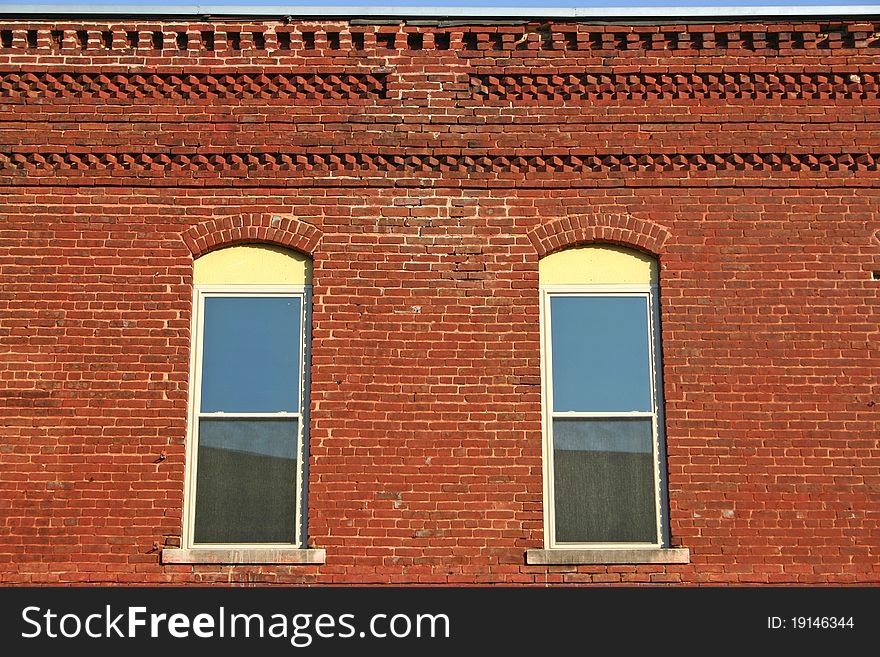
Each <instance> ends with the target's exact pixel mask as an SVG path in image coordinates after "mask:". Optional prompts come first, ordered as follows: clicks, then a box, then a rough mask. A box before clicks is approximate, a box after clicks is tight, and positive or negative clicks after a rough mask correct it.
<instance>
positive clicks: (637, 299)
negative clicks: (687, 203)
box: [540, 284, 666, 549]
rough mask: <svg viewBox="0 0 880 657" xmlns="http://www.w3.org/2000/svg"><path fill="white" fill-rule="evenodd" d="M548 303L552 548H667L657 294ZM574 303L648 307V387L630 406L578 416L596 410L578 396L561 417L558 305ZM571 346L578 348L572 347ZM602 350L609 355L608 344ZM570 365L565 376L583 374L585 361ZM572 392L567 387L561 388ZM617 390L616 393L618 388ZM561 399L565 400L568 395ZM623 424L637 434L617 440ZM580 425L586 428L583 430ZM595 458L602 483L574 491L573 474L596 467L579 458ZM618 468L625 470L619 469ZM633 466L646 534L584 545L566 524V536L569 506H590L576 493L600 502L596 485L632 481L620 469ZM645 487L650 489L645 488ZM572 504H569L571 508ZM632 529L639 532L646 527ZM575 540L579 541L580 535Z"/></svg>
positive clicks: (592, 294) (545, 298)
mask: <svg viewBox="0 0 880 657" xmlns="http://www.w3.org/2000/svg"><path fill="white" fill-rule="evenodd" d="M540 297H541V333H542V344H543V346H544V348H543V350H542V351H543V353H542V366H543V385H542V392H543V395H542V400H543V406H544V413H543V417H544V421H543V425H544V427H543V429H544V431H543V433H544V463H545V478H544V499H545V500H546V502H547V503H546V504H545V545H547V546H548V547H549V548H566V549H578V548H583V549H590V548H593V549H615V548H616V549H627V548H640V547H660V546H662V545H663V543H664V527H663V524H664V522H665V520H666V519H665V517H664V514H663V513H662V510H663V508H664V506H665V500H664V499H663V486H664V482H663V481H662V472H661V463H660V461H661V458H664V457H663V455H662V454H661V450H662V442H661V441H662V426H661V419H662V405H661V402H660V399H659V397H660V393H659V387H660V382H659V380H658V379H657V370H658V365H659V353H658V348H657V346H658V345H657V339H656V334H655V332H656V327H657V326H658V316H657V314H658V308H657V304H656V300H657V286H656V285H653V284H644V285H638V284H637V285H632V284H627V285H608V284H602V285H590V284H579V285H542V286H541V288H540ZM566 299H568V300H574V303H575V304H577V300H579V299H583V300H601V299H627V300H630V301H629V302H627V303H628V304H629V305H630V306H631V308H639V307H641V308H643V310H644V313H643V317H644V322H643V332H644V336H643V337H644V349H645V355H646V359H645V360H646V361H647V362H646V363H644V367H643V368H642V369H641V370H640V376H639V379H640V381H639V382H638V384H639V385H640V386H643V387H644V390H643V391H639V394H633V395H630V399H629V400H628V401H620V399H621V398H625V397H627V395H626V394H618V396H617V402H616V403H614V402H609V403H608V405H610V406H615V405H616V406H617V407H616V408H613V410H604V409H596V408H591V409H590V410H579V409H576V408H573V407H577V406H587V405H589V404H588V403H583V401H582V400H581V401H577V400H576V399H575V398H571V396H570V395H569V397H570V399H569V402H567V403H563V404H561V406H562V409H560V404H559V403H557V399H556V397H554V378H555V379H556V381H555V383H556V385H557V386H560V381H559V375H558V373H556V374H557V375H556V376H555V377H554V374H555V373H554V351H553V349H554V346H555V347H556V348H557V353H556V356H557V363H558V359H559V358H564V357H565V356H564V355H563V354H562V353H561V352H560V351H559V350H560V348H562V349H564V348H565V345H564V344H563V345H562V347H560V345H559V344H556V345H554V339H553V338H554V325H553V304H554V301H557V300H566ZM588 303H589V302H588ZM555 337H556V338H557V340H556V342H557V343H560V342H563V343H564V342H566V340H565V339H563V340H560V339H559V332H558V331H557V334H556V336H555ZM600 337H601V336H600ZM568 342H569V343H570V340H569V341H568ZM600 348H602V345H601V344H600ZM611 352H612V354H611V356H613V355H614V354H613V352H614V350H613V349H611ZM568 360H569V361H574V362H566V363H565V364H564V365H562V366H561V368H562V369H565V368H569V369H576V368H577V367H578V365H579V363H578V362H577V358H569V359H568ZM600 360H601V359H600ZM606 371H607V368H606ZM564 386H565V383H564V382H563V384H562V386H560V387H564ZM610 387H611V388H614V386H613V385H612V386H610ZM642 393H644V394H642ZM559 396H560V397H564V396H565V395H559ZM588 396H589V395H588ZM600 396H601V395H600ZM606 396H607V395H606ZM572 400H574V401H572ZM634 400H636V401H634ZM615 422H617V423H629V424H630V427H629V429H628V430H627V431H620V430H619V429H621V427H622V425H619V426H618V427H616V430H614V431H611V432H609V427H610V426H611V424H612V423H615ZM578 424H580V425H582V426H579V427H578V426H576V425H578ZM603 425H605V426H603ZM563 429H564V430H563ZM636 429H638V430H636ZM563 434H565V435H563ZM615 440H616V441H617V443H616V444H615V447H614V453H611V452H609V451H608V450H609V449H610V448H609V445H611V444H612V443H613V441H615ZM578 444H579V445H580V453H578V450H577V449H576V447H577V445H578ZM591 451H592V452H593V453H594V455H596V456H597V457H599V458H598V460H602V459H604V460H605V461H608V463H605V464H603V465H601V466H597V465H595V464H593V466H592V467H594V468H595V471H594V472H593V474H594V475H595V476H594V477H593V479H596V480H597V482H595V483H594V482H589V481H586V482H585V481H583V478H580V479H579V480H577V481H575V483H574V485H571V481H572V474H571V473H578V472H580V473H583V472H584V468H585V467H590V466H585V465H584V464H580V465H579V464H578V463H577V460H578V459H579V458H580V459H581V460H589V459H587V454H586V453H589V452H591ZM615 460H617V461H618V463H615V462H614V461H615ZM627 460H629V461H631V462H632V467H630V468H629V470H630V472H629V481H630V483H632V484H633V486H631V487H630V488H629V489H627V490H626V491H625V492H626V493H627V494H631V495H635V496H636V498H635V499H636V502H637V503H638V504H639V505H641V510H642V512H641V514H640V518H639V520H640V522H641V529H640V530H639V529H637V530H634V534H628V532H627V531H626V530H624V531H621V530H620V529H618V530H616V533H617V534H618V536H617V537H614V534H615V531H611V530H609V531H607V532H606V535H605V536H603V537H602V538H601V540H582V539H578V538H572V536H571V535H569V536H566V527H565V524H566V523H565V521H563V523H562V525H563V527H562V528H560V527H559V525H560V522H559V518H558V517H557V516H558V515H559V514H563V515H564V514H565V513H566V512H567V507H566V501H567V502H568V507H571V508H574V507H575V506H576V505H577V504H582V498H580V499H579V498H578V497H577V495H575V496H572V493H573V492H574V490H575V489H576V491H577V494H578V495H581V496H583V495H594V494H595V493H596V491H595V490H591V488H590V485H591V484H592V485H593V486H594V489H595V486H597V485H600V484H601V481H602V480H603V479H604V480H609V479H615V478H618V479H619V478H620V477H621V473H624V474H626V472H625V468H623V467H622V465H621V463H620V461H622V462H623V463H624V464H625V463H626V461H627ZM566 477H568V479H566ZM624 478H625V477H624ZM645 479H647V481H644V480H645ZM560 482H563V488H564V486H565V482H568V490H563V491H562V492H563V494H562V495H559V494H558V493H559V491H558V490H557V488H559V487H560ZM648 489H649V490H648ZM633 491H635V492H633ZM566 497H568V499H567V500H566ZM627 502H628V503H633V500H627ZM578 513H580V514H581V515H583V514H584V513H587V512H584V511H583V509H580V510H578ZM609 517H610V514H609ZM609 524H613V523H609ZM630 524H635V525H637V524H639V523H630ZM648 529H650V531H648ZM568 533H569V534H577V533H578V532H576V531H575V532H568ZM582 535H583V534H582Z"/></svg>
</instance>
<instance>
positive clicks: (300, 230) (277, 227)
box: [181, 214, 324, 258]
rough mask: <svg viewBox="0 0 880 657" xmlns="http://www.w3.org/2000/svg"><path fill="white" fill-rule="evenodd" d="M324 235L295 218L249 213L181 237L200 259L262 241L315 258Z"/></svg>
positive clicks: (213, 221) (215, 221)
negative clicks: (230, 248)
mask: <svg viewBox="0 0 880 657" xmlns="http://www.w3.org/2000/svg"><path fill="white" fill-rule="evenodd" d="M323 235H324V234H323V233H322V232H321V230H320V229H319V228H316V227H315V226H312V225H311V224H307V223H305V222H303V221H300V220H299V219H296V218H294V217H288V216H282V215H277V214H245V215H237V216H234V217H222V218H219V219H210V220H208V221H205V222H203V223H200V224H196V225H194V226H191V227H190V228H189V229H187V230H186V231H185V232H184V233H183V234H182V235H181V238H182V239H183V241H184V243H185V244H186V246H187V248H188V249H189V250H190V252H191V253H192V254H193V257H194V258H198V257H199V256H201V255H204V254H205V253H208V252H209V251H215V250H217V249H222V248H223V247H226V246H232V245H234V244H248V243H260V242H262V243H267V244H277V245H278V246H285V247H288V248H291V249H296V250H297V251H301V252H302V253H305V254H307V255H314V253H315V250H316V249H317V248H318V244H319V243H320V241H321V238H322V237H323Z"/></svg>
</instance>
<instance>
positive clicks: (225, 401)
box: [183, 285, 311, 549]
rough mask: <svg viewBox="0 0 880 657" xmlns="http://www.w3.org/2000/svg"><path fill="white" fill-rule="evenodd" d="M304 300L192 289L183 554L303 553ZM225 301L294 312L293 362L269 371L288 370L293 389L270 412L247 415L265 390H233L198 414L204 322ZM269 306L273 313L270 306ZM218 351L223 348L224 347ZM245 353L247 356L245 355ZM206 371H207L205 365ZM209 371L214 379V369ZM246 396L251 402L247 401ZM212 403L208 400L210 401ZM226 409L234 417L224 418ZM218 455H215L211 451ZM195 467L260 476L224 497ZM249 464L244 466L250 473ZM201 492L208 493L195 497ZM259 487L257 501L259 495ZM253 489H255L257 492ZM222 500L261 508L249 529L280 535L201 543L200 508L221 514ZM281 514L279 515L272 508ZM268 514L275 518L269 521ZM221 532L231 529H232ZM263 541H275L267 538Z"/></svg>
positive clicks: (290, 288) (299, 295)
mask: <svg viewBox="0 0 880 657" xmlns="http://www.w3.org/2000/svg"><path fill="white" fill-rule="evenodd" d="M310 297H311V286H309V285H197V286H195V290H194V304H193V336H194V339H193V342H192V344H193V347H192V355H191V361H192V362H191V371H192V372H193V377H192V379H193V380H192V383H191V386H190V387H191V393H190V422H189V437H188V454H189V458H188V460H187V477H186V485H187V491H186V494H185V499H186V500H187V504H186V507H185V509H184V512H185V518H184V541H183V542H184V547H187V548H235V549H239V548H240V549H248V548H297V547H302V546H303V545H304V542H305V530H304V528H303V524H304V521H305V518H304V515H303V512H304V511H305V509H304V505H305V495H304V487H305V478H306V476H307V473H306V468H307V462H306V452H307V450H306V446H305V442H306V440H305V436H306V432H307V422H308V418H307V412H306V411H307V408H308V400H307V399H306V398H305V397H306V394H307V392H306V391H307V390H308V367H307V366H306V365H307V362H308V353H307V346H308V344H309V326H310V322H309V309H310V301H311V299H310ZM228 300H232V302H233V303H234V302H235V300H240V302H241V303H242V304H244V306H243V307H244V308H247V306H248V305H249V301H248V300H256V301H257V302H258V303H257V304H256V306H259V300H280V301H282V302H283V301H286V302H288V303H287V304H285V305H293V304H295V310H294V311H293V312H292V317H288V320H292V321H294V322H295V326H296V332H295V334H294V333H293V331H291V332H290V333H291V336H290V337H291V339H292V341H295V343H296V344H295V345H294V344H293V343H292V342H291V344H288V345H287V347H288V351H292V352H295V358H294V357H290V358H287V359H286V360H284V359H282V360H284V362H282V363H281V364H280V365H277V366H276V367H275V369H276V370H278V371H282V372H283V371H284V370H285V369H286V368H289V369H290V370H291V371H289V372H288V375H289V381H290V382H292V383H293V386H294V388H295V389H294V390H293V391H292V392H289V393H288V394H286V395H285V396H284V399H283V401H282V400H280V398H278V396H277V395H276V396H275V397H276V399H275V401H274V402H272V403H270V404H269V406H268V407H265V408H260V409H259V410H256V411H251V410H249V409H248V408H247V406H253V404H254V403H257V402H256V401H255V400H256V399H258V398H259V399H264V398H265V397H266V395H264V394H260V393H261V392H265V390H260V389H259V388H258V389H257V390H256V391H255V392H252V393H248V391H247V390H240V391H235V390H234V389H233V390H232V391H225V392H220V393H219V394H214V395H213V397H214V399H215V402H216V403H211V401H210V400H208V402H209V403H208V404H207V406H208V407H209V408H210V409H211V410H203V406H205V405H206V404H204V403H203V401H204V400H203V397H204V395H205V387H206V380H205V365H206V363H205V360H206V354H205V352H206V350H207V349H206V342H207V341H206V334H205V320H206V315H207V314H208V312H207V306H208V305H209V304H211V303H216V302H224V301H228ZM269 305H272V304H271V302H270V304H269ZM276 305H277V304H276ZM249 310H250V309H249ZM221 319H222V318H221ZM270 319H271V317H270ZM209 332H210V327H209ZM276 337H277V336H276ZM209 339H210V336H209ZM219 346H220V347H223V346H224V345H223V344H222V341H221V344H220V345H219ZM275 346H277V345H273V344H272V343H271V341H269V343H268V344H266V345H262V348H263V350H264V361H265V362H268V357H266V355H265V352H267V351H268V352H269V353H273V349H274V347H275ZM243 351H245V352H247V349H244V350H243ZM242 357H244V358H246V357H247V353H245V354H244V356H242V355H241V354H239V361H241V358H242ZM209 360H210V357H209ZM233 360H234V359H233ZM240 364H241V363H240V362H239V365H240ZM208 369H209V370H210V369H211V365H210V363H209V364H208ZM214 369H215V372H214V373H215V375H216V374H217V372H216V369H217V368H216V367H215V368H214ZM250 374H251V375H252V376H251V380H247V377H245V380H244V381H242V382H241V385H242V386H244V388H248V387H249V385H248V384H252V383H253V373H252V372H251V373H250ZM275 383H278V381H269V382H268V383H267V384H266V385H267V386H268V388H270V389H271V388H273V387H275V386H274V384H275ZM250 387H252V386H250ZM249 394H250V397H248V395H249ZM210 396H211V393H209V397H210ZM270 396H271V395H270ZM230 400H231V401H230ZM259 403H263V402H259ZM227 408H231V409H233V410H226V409H227ZM206 429H208V431H206ZM217 447H220V448H221V449H216V448H217ZM212 448H214V449H212ZM206 459H207V461H206ZM200 460H202V461H205V462H204V463H202V464H201V465H203V466H204V465H206V463H210V468H212V469H213V470H214V471H215V472H216V473H217V474H218V475H220V476H222V475H224V474H228V475H230V476H231V477H233V478H234V477H235V476H236V475H239V478H240V470H241V468H244V470H245V472H250V473H253V474H259V475H260V476H259V477H257V476H254V477H251V478H250V479H248V480H247V481H244V482H243V481H240V480H239V481H236V482H233V483H235V484H236V485H237V488H236V487H234V486H233V487H231V490H227V489H229V488H230V487H229V486H227V485H226V484H227V483H228V480H226V481H223V482H211V481H208V480H207V479H206V477H205V472H206V469H205V468H202V469H200V467H199V466H200V463H199V462H200ZM247 464H250V467H249V468H248V465H247ZM273 482H275V483H278V484H279V485H277V486H275V487H274V489H273V488H272V486H271V484H272V483H273ZM220 484H222V486H221V485H220ZM200 487H202V488H204V489H205V490H207V491H209V492H208V493H206V495H204V496H201V497H200V495H199V489H200ZM261 487H262V495H261V494H260V493H261V491H260V490H259V489H260V488H261ZM254 489H257V490H256V492H255V490H254ZM203 492H204V491H203ZM224 493H225V494H226V496H227V498H229V497H231V498H232V499H231V500H230V499H227V500H225V501H227V502H229V503H231V504H240V505H245V504H247V503H248V502H251V503H253V504H254V505H255V506H259V507H260V508H259V509H254V511H257V512H259V513H261V514H262V515H261V516H260V517H259V518H258V520H260V522H256V521H254V520H253V519H251V522H252V524H253V526H254V528H256V529H259V528H260V527H261V526H263V525H268V526H269V527H271V526H272V523H273V522H275V523H279V522H280V523H283V525H282V527H283V528H282V529H281V530H278V531H277V532H275V533H274V535H270V536H267V537H260V536H257V537H256V539H254V540H251V539H250V538H242V537H236V536H235V530H234V529H232V528H230V529H228V530H225V531H226V533H227V534H229V536H227V537H224V538H223V539H222V540H205V535H206V534H210V533H211V531H205V530H204V529H203V528H202V526H201V525H204V523H200V520H203V519H204V518H205V517H206V515H205V514H206V513H207V512H206V510H205V509H206V508H207V507H205V504H204V503H202V504H200V500H201V501H204V500H210V501H211V504H213V505H214V507H218V506H219V507H222V506H223V502H224V497H223V494H224ZM270 500H271V501H272V502H273V504H275V505H276V506H273V507H272V508H268V505H267V504H266V502H267V501H270ZM279 506H280V507H281V508H278V507H279ZM285 506H286V508H285ZM244 510H247V509H244ZM272 512H275V514H274V516H273V515H272ZM224 514H226V515H227V516H228V515H229V510H228V509H227V510H226V511H224V510H223V509H222V508H221V513H220V514H219V515H218V518H220V519H221V520H225V519H226V518H223V515H224ZM215 515H216V514H215ZM232 515H234V514H232ZM244 515H245V516H248V515H250V514H244ZM243 520H244V521H247V520H248V518H243ZM227 524H230V525H234V524H235V523H227ZM245 524H246V522H245ZM214 533H215V534H216V533H217V532H216V531H215V532H214ZM269 533H270V534H273V531H270V532H269ZM200 534H201V538H200ZM280 534H283V536H282V535H280ZM209 539H210V537H209Z"/></svg>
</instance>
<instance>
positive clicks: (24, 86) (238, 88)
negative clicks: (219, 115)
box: [0, 70, 388, 102]
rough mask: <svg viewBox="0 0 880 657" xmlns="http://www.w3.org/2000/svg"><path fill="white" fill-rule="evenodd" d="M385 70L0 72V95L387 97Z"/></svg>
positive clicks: (77, 98) (74, 97)
mask: <svg viewBox="0 0 880 657" xmlns="http://www.w3.org/2000/svg"><path fill="white" fill-rule="evenodd" d="M387 78H388V76H387V74H383V73H376V74H372V73H257V72H242V71H235V70H231V71H229V72H225V73H216V74H210V73H131V72H126V73H122V72H119V73H110V72H107V73H103V72H77V71H71V72H68V73H57V72H56V73H48V72H39V73H25V72H6V73H0V98H3V99H10V100H21V101H23V102H32V101H34V100H39V99H43V98H45V99H52V100H53V101H58V100H61V101H64V100H74V101H77V102H82V101H83V100H86V99H92V100H98V101H101V102H106V101H108V100H114V99H120V100H125V101H132V100H141V99H160V100H165V99H170V100H219V101H227V100H228V101H239V100H243V99H282V100H304V99H316V100H322V101H328V100H335V99H339V100H350V99H369V98H384V97H385V96H386V92H387Z"/></svg>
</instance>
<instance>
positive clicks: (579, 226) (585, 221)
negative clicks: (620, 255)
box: [528, 213, 670, 257]
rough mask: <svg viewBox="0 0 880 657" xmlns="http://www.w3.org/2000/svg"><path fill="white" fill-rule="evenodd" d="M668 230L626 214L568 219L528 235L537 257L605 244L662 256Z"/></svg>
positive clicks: (592, 215) (548, 224)
mask: <svg viewBox="0 0 880 657" xmlns="http://www.w3.org/2000/svg"><path fill="white" fill-rule="evenodd" d="M669 234H670V233H669V229H668V228H666V227H665V226H661V225H660V224H657V223H654V222H652V221H647V220H645V219H639V218H637V217H634V216H632V215H629V214H610V213H609V214H604V213H601V214H587V215H568V216H565V217H560V218H558V219H553V220H552V221H549V222H547V223H545V224H541V225H540V226H536V227H535V228H533V229H532V230H530V231H529V234H528V235H529V240H531V242H532V244H533V245H534V247H535V250H536V251H537V252H538V257H544V256H545V255H547V254H548V253H553V252H554V251H559V250H561V249H564V248H567V247H569V246H575V245H577V244H590V243H593V242H607V243H611V244H620V245H623V246H631V247H635V248H637V249H641V250H643V251H647V252H649V253H653V254H654V255H660V254H661V253H662V252H663V245H664V244H665V243H666V240H667V239H668V238H669Z"/></svg>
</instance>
